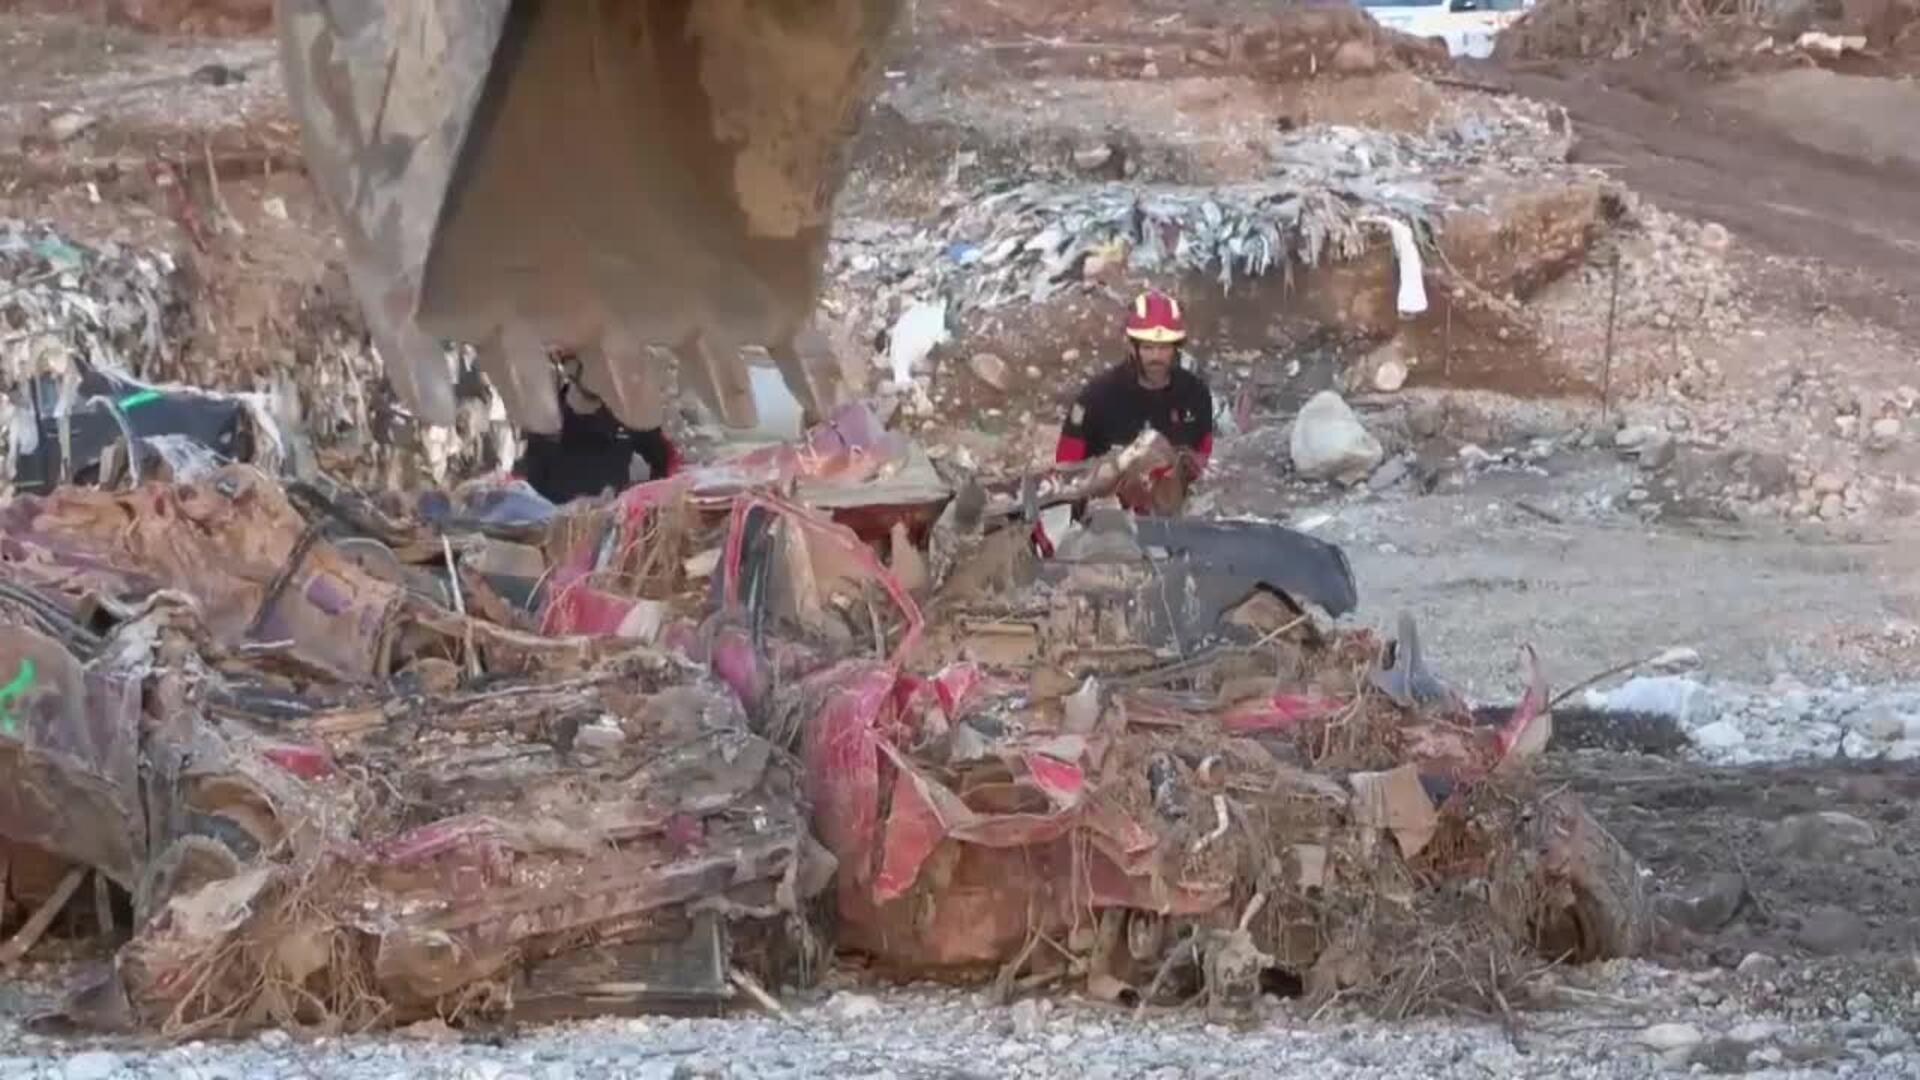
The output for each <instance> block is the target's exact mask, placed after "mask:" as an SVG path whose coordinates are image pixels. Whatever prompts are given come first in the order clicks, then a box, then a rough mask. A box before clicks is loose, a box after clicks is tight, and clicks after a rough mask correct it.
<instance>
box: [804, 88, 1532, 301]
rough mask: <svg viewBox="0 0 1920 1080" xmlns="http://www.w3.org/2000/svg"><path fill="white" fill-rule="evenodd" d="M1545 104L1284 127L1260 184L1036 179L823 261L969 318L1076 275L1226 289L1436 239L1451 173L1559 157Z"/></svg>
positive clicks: (880, 234) (876, 226)
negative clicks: (1209, 282)
mask: <svg viewBox="0 0 1920 1080" xmlns="http://www.w3.org/2000/svg"><path fill="white" fill-rule="evenodd" d="M1549 112H1550V110H1548V109H1546V108H1545V107H1543V106H1538V105H1535V104H1533V103H1530V102H1504V101H1503V102H1498V103H1495V104H1493V105H1489V106H1488V108H1487V111H1486V113H1485V114H1484V115H1482V114H1475V115H1473V116H1471V117H1468V118H1465V119H1462V120H1461V121H1459V122H1458V123H1457V124H1455V125H1452V126H1449V127H1446V128H1443V129H1440V130H1436V131H1435V132H1433V133H1432V134H1430V135H1428V136H1419V137H1416V136H1411V135H1404V134H1395V133H1391V132H1382V131H1371V130H1363V129H1358V128H1347V127H1339V126H1330V127H1314V128H1307V129H1302V130H1296V131H1288V132H1283V133H1281V134H1279V135H1277V136H1275V137H1274V139H1273V141H1272V143H1271V146H1270V148H1269V154H1270V156H1271V160H1272V173H1273V178H1272V179H1271V180H1268V181H1263V182H1260V183H1251V184H1242V185H1233V186H1225V187H1219V188H1195V187H1185V186H1174V185H1135V184H1121V183H1107V184H1098V183H1054V182H1033V183H1026V184H1022V185H1020V186H1018V187H1014V188H1012V189H1009V190H1000V191H991V192H987V193H984V194H980V195H977V196H973V197H967V196H958V197H956V199H955V200H954V201H953V203H952V205H951V206H950V208H949V209H950V212H949V213H948V214H946V215H945V216H944V218H943V219H942V221H941V222H940V224H939V225H938V226H936V227H935V228H933V229H930V230H924V231H922V230H917V229H911V228H908V227H905V226H899V227H894V226H889V225H886V224H884V223H878V222H871V221H862V222H848V223H845V224H844V225H842V226H841V228H840V230H839V232H838V233H837V235H836V236H835V242H834V248H833V251H832V255H831V260H832V261H831V263H830V265H831V266H832V267H834V268H835V269H837V270H838V271H840V272H841V273H843V274H845V275H847V276H848V277H850V278H851V279H852V280H853V281H855V282H863V281H866V280H868V279H871V280H872V281H874V282H876V283H879V282H884V283H885V284H886V285H887V287H888V291H890V292H894V293H899V294H903V295H911V296H915V297H921V298H927V297H931V296H940V297H943V298H946V299H947V300H949V302H950V303H952V304H953V305H954V306H955V307H956V308H957V309H958V310H959V311H960V312H962V313H964V312H966V311H970V310H974V309H980V308H986V309H991V308H996V307H999V306H1002V305H1004V304H1007V303H1010V302H1014V301H1026V302H1028V303H1035V304H1037V303H1041V302H1043V301H1045V300H1046V299H1047V298H1048V297H1050V296H1052V295H1054V294H1055V293H1057V292H1059V291H1060V290H1062V289H1064V288H1068V287H1070V286H1071V285H1073V284H1074V283H1077V282H1079V281H1083V280H1096V281H1097V280H1114V281H1124V280H1127V279H1129V278H1132V277H1135V276H1153V275H1175V276H1177V275H1186V274H1191V275H1195V276H1198V277H1202V278H1211V279H1214V280H1216V281H1218V283H1219V285H1220V287H1221V288H1222V289H1225V290H1232V289H1233V288H1234V286H1235V283H1236V282H1242V281H1245V280H1247V279H1250V278H1259V277H1264V276H1266V275H1268V274H1279V275H1285V276H1289V277H1290V276H1291V275H1292V274H1293V272H1294V270H1295V268H1296V267H1298V268H1301V269H1310V268H1312V267H1315V266H1318V265H1320V264H1321V263H1322V262H1327V261H1341V260H1346V259H1351V258H1353V257H1355V256H1356V255H1358V254H1360V253H1361V252H1362V251H1364V250H1366V249H1367V248H1368V246H1369V245H1370V243H1373V242H1377V241H1378V240H1380V239H1384V238H1387V237H1388V236H1389V235H1390V232H1389V227H1388V225H1387V224H1386V223H1387V222H1389V221H1397V222H1400V223H1402V224H1403V225H1407V226H1410V227H1411V228H1412V229H1413V231H1414V233H1415V234H1416V235H1417V236H1418V237H1420V238H1421V240H1422V241H1423V246H1426V247H1429V248H1430V247H1431V240H1432V237H1431V233H1432V231H1433V229H1434V228H1435V227H1436V225H1437V223H1438V218H1439V215H1440V213H1441V212H1442V211H1443V210H1446V209H1449V208H1451V207H1452V204H1453V203H1454V202H1455V200H1456V199H1457V197H1458V195H1459V192H1458V191H1456V190H1454V189H1456V188H1457V187H1458V186H1459V185H1458V184H1457V182H1454V181H1455V178H1454V177H1453V176H1451V175H1450V174H1452V173H1454V172H1456V171H1458V170H1460V169H1463V168H1467V167H1471V166H1475V165H1480V164H1485V163H1486V162H1488V161H1491V160H1492V159H1493V158H1495V157H1496V156H1497V157H1499V158H1500V159H1501V161H1502V163H1503V165H1502V167H1503V168H1508V167H1513V168H1522V167H1524V166H1525V165H1526V164H1527V163H1528V162H1533V163H1536V164H1545V163H1550V162H1554V161H1564V159H1565V155H1566V150H1567V135H1566V131H1565V127H1564V125H1561V126H1560V128H1559V130H1558V131H1556V130H1555V129H1554V124H1553V120H1552V117H1551V116H1550V115H1549ZM1442 180H1446V181H1448V183H1446V184H1445V187H1446V188H1447V191H1446V193H1445V194H1443V192H1442V183H1441V181H1442ZM1370 232H1371V233H1376V234H1377V235H1374V236H1371V237H1370V236H1369V233H1370Z"/></svg>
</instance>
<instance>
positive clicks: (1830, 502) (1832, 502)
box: [1820, 495, 1847, 521]
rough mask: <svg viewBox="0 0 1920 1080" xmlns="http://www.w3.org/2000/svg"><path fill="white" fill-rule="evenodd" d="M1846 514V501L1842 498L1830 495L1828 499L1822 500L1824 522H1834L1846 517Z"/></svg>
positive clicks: (1821, 517) (1821, 508)
mask: <svg viewBox="0 0 1920 1080" xmlns="http://www.w3.org/2000/svg"><path fill="white" fill-rule="evenodd" d="M1846 513H1847V504H1846V500H1844V499H1842V498H1841V497H1840V496H1838V495H1829V496H1827V497H1826V498H1824V499H1821V500H1820V519H1821V520H1822V521H1834V520H1837V519H1839V518H1842V517H1845V516H1846Z"/></svg>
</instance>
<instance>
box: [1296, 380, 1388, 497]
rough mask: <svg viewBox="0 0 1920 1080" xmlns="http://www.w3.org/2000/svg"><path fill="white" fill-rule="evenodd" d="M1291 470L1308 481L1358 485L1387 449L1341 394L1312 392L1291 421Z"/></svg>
mask: <svg viewBox="0 0 1920 1080" xmlns="http://www.w3.org/2000/svg"><path fill="white" fill-rule="evenodd" d="M1289 449H1290V450H1291V451H1292V453H1293V469H1294V471H1295V472H1297V473H1299V474H1300V475H1301V476H1303V477H1305V478H1306V479H1308V480H1335V481H1338V482H1340V483H1342V484H1357V483H1359V482H1360V481H1362V480H1364V479H1366V478H1367V474H1368V473H1370V472H1372V471H1373V468H1374V466H1376V465H1378V464H1380V459H1381V458H1383V457H1385V456H1386V451H1385V450H1383V449H1382V448H1381V446H1380V440H1378V439H1376V438H1374V437H1373V435H1372V433H1371V432H1369V431H1368V430H1367V429H1366V426H1365V425H1364V424H1362V423H1360V418H1359V417H1358V416H1355V415H1354V413H1353V410H1352V409H1350V408H1348V407H1347V403H1346V402H1345V401H1342V400H1341V399H1340V395H1339V394H1336V393H1334V392H1333V391H1331V390H1322V391H1321V392H1319V393H1318V394H1315V395H1314V396H1313V397H1312V398H1311V399H1310V400H1309V401H1308V402H1307V404H1306V406H1305V407H1303V408H1302V409H1301V410H1300V415H1299V416H1298V417H1297V418H1295V420H1294V422H1293V441H1292V443H1291V445H1290V446H1289Z"/></svg>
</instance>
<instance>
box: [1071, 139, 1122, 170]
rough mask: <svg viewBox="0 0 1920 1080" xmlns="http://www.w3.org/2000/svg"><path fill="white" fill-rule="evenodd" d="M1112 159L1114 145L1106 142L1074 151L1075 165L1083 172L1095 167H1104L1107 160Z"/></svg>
mask: <svg viewBox="0 0 1920 1080" xmlns="http://www.w3.org/2000/svg"><path fill="white" fill-rule="evenodd" d="M1112 160H1113V147H1112V146H1109V145H1107V144H1105V143H1102V144H1100V145H1099V146H1089V147H1086V148H1084V149H1081V150H1075V151H1074V152H1073V167H1074V168H1076V169H1079V170H1080V171H1081V172H1092V171H1094V170H1095V169H1099V168H1103V167H1104V166H1105V165H1106V164H1107V162H1109V161H1112Z"/></svg>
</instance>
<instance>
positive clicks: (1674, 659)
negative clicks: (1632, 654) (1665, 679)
mask: <svg viewBox="0 0 1920 1080" xmlns="http://www.w3.org/2000/svg"><path fill="white" fill-rule="evenodd" d="M1647 666H1648V667H1650V668H1652V669H1653V670H1655V671H1659V672H1663V673H1665V674H1668V675H1678V674H1680V673H1681V672H1683V671H1694V670H1697V669H1698V668H1699V667H1700V650H1698V649H1690V648H1687V647H1686V646H1684V645H1681V646H1676V647H1674V648H1671V649H1668V650H1667V651H1666V652H1663V653H1661V654H1660V655H1659V656H1656V657H1654V658H1653V659H1651V660H1649V661H1647Z"/></svg>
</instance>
